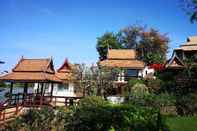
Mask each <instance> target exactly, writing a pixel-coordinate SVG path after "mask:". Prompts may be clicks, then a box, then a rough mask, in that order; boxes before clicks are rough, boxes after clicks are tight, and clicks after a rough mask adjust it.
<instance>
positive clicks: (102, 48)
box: [96, 32, 121, 60]
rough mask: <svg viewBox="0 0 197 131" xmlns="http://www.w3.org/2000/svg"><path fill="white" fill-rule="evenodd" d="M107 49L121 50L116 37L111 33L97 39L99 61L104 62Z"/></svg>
mask: <svg viewBox="0 0 197 131" xmlns="http://www.w3.org/2000/svg"><path fill="white" fill-rule="evenodd" d="M108 48H113V49H119V48H121V44H120V43H119V42H118V38H117V35H116V34H114V33H112V32H106V33H105V34H104V35H102V36H101V37H98V38H97V45H96V49H97V51H98V53H99V56H100V57H99V58H100V60H104V59H106V58H107V50H108Z"/></svg>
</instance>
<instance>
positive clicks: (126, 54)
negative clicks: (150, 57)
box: [99, 49, 145, 94]
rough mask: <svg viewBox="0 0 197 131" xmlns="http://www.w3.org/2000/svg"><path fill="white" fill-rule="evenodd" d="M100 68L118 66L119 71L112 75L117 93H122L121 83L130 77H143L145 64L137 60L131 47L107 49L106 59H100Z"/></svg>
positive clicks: (123, 83) (124, 82)
mask: <svg viewBox="0 0 197 131" xmlns="http://www.w3.org/2000/svg"><path fill="white" fill-rule="evenodd" d="M99 66H100V67H101V68H102V67H104V68H109V69H114V68H119V69H120V70H121V72H119V73H118V74H116V75H115V76H114V83H115V84H116V85H117V91H116V92H117V94H122V92H123V85H125V84H126V83H127V82H128V80H129V79H130V78H132V77H135V78H140V77H143V69H144V67H145V64H144V62H143V61H140V60H137V58H136V51H135V50H132V49H108V53H107V59H106V60H103V61H100V62H99Z"/></svg>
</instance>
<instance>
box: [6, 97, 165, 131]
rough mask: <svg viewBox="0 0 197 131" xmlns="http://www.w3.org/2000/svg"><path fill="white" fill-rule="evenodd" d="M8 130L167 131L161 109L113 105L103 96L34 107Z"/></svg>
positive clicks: (9, 126) (8, 127)
mask: <svg viewBox="0 0 197 131" xmlns="http://www.w3.org/2000/svg"><path fill="white" fill-rule="evenodd" d="M6 130H9V131H12V130H13V131H15V130H22V131H42V130H43V131H48V130H53V131H59V130H65V131H109V130H114V131H128V130H134V131H165V130H167V127H166V125H165V122H164V121H163V118H162V117H161V115H160V112H159V110H157V109H155V108H147V107H138V106H135V105H129V104H121V105H110V104H108V103H106V101H105V100H103V99H102V98H98V99H96V97H87V98H84V99H83V100H81V101H80V103H79V105H78V106H74V107H72V108H70V109H67V110H65V109H56V110H54V109H51V108H41V109H40V110H38V109H31V110H29V111H28V112H27V113H25V114H24V115H22V116H21V117H19V118H17V119H16V120H15V121H13V122H12V123H11V124H10V125H8V126H7V128H6Z"/></svg>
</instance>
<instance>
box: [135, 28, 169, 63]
mask: <svg viewBox="0 0 197 131" xmlns="http://www.w3.org/2000/svg"><path fill="white" fill-rule="evenodd" d="M139 42H140V44H139V46H138V47H137V50H138V56H139V58H140V59H142V60H143V61H145V62H146V63H147V64H154V63H160V64H162V63H164V62H165V60H166V53H167V50H168V42H169V38H168V37H167V36H166V35H165V34H160V33H159V31H157V30H155V29H152V28H151V29H150V30H148V31H144V32H143V33H142V34H141V40H140V41H139Z"/></svg>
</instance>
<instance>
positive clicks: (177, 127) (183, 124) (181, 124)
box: [166, 116, 197, 131]
mask: <svg viewBox="0 0 197 131" xmlns="http://www.w3.org/2000/svg"><path fill="white" fill-rule="evenodd" d="M196 121H197V116H193V117H180V116H179V117H167V118H166V124H167V125H168V127H169V129H170V130H171V131H196V129H197V124H196Z"/></svg>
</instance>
